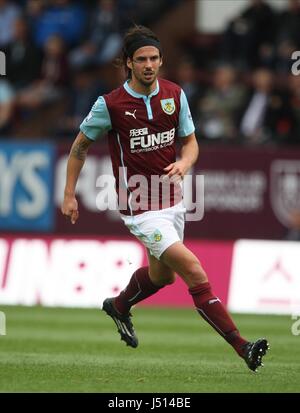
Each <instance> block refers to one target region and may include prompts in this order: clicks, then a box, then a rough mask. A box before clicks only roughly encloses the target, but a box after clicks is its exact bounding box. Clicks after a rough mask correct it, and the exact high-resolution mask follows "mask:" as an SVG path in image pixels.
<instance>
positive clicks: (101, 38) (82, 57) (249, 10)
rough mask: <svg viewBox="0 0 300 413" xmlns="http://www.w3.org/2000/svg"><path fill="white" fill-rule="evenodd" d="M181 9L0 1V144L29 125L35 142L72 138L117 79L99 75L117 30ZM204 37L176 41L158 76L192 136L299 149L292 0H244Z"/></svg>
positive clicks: (100, 1)
mask: <svg viewBox="0 0 300 413" xmlns="http://www.w3.org/2000/svg"><path fill="white" fill-rule="evenodd" d="M183 1H184V0H160V1H159V2H158V1H157V2H156V1H155V2H154V1H150V0H94V1H89V2H80V1H76V0H27V1H26V0H24V1H18V2H15V1H12V0H0V50H2V51H4V52H5V53H6V57H7V68H6V71H7V76H5V77H4V76H2V77H0V138H1V137H4V136H5V137H7V136H15V135H16V131H18V130H21V133H22V135H23V136H27V137H28V136H30V134H31V133H32V125H34V124H39V128H40V129H38V130H39V131H41V132H40V133H41V136H47V137H53V138H61V137H72V138H73V137H74V136H75V134H76V133H77V131H78V126H79V124H80V122H81V121H82V119H83V117H84V116H85V115H86V114H87V113H88V112H89V109H90V107H91V105H92V104H93V102H94V101H95V99H96V98H97V96H99V95H101V94H103V93H106V92H108V91H109V90H110V89H111V88H112V87H115V86H117V84H118V83H121V82H122V76H123V73H122V72H121V71H116V72H113V74H114V75H113V76H110V77H109V76H107V71H108V72H109V73H112V71H113V70H114V69H112V68H113V65H112V63H113V62H114V59H115V58H116V57H117V56H119V54H120V51H121V48H122V36H123V34H124V32H125V31H126V29H127V28H128V27H129V26H131V25H132V23H133V22H135V23H139V24H144V25H148V26H150V27H152V25H153V24H154V22H155V23H157V20H158V16H159V18H161V17H162V16H163V15H164V14H166V13H168V12H169V11H170V10H171V9H172V8H174V7H176V6H178V5H179V4H180V3H181V2H183ZM174 30H175V29H174ZM196 38H197V39H201V41H200V43H197V42H196V41H195V39H196ZM213 39H214V40H213V41H210V40H209V36H206V37H205V36H204V35H202V34H201V33H198V34H197V35H195V36H193V39H191V38H183V39H181V40H180V45H179V46H180V47H181V49H180V51H181V52H180V54H179V55H180V57H179V58H178V62H176V65H173V70H169V71H168V70H165V71H164V73H163V76H166V77H168V78H169V79H170V80H174V81H176V82H177V83H179V84H180V85H181V86H182V88H183V89H184V91H185V93H186V95H187V97H188V99H189V102H190V106H191V110H192V114H193V118H194V122H195V125H196V131H197V136H198V138H199V139H200V140H206V141H207V142H225V143H237V144H244V145H255V144H276V145H277V144H298V143H300V75H298V76H296V75H293V74H292V71H291V67H292V64H293V63H294V61H293V60H292V57H291V56H292V53H293V52H294V51H295V50H300V0H287V2H286V8H285V9H284V10H280V11H279V10H277V9H276V10H274V9H273V8H272V7H271V6H270V5H269V4H267V3H266V2H265V1H264V0H249V3H248V5H247V7H246V8H245V9H244V10H242V12H241V13H240V14H239V15H238V16H235V17H234V18H233V19H232V21H230V22H228V25H227V27H226V29H225V31H224V32H223V33H221V34H219V35H217V36H215V37H213ZM299 67H300V65H299ZM109 79H110V80H109ZM47 119H50V122H47V121H46V120H47ZM53 119H55V121H53ZM20 125H26V128H24V127H23V128H20Z"/></svg>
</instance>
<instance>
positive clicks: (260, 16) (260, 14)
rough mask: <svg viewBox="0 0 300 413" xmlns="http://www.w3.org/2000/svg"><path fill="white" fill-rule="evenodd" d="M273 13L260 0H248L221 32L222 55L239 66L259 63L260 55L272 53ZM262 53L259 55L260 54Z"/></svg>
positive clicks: (245, 66)
mask: <svg viewBox="0 0 300 413" xmlns="http://www.w3.org/2000/svg"><path fill="white" fill-rule="evenodd" d="M275 33H276V22H275V13H274V12H273V10H272V8H271V7H270V6H269V5H268V4H267V3H266V2H265V1H264V0H250V4H249V6H248V7H247V8H246V9H245V10H244V11H243V12H242V13H241V14H240V15H239V16H237V17H236V18H234V19H233V20H232V21H231V22H230V24H229V26H228V27H227V29H226V31H225V33H224V39H223V45H222V53H223V55H222V58H223V59H224V60H226V61H230V62H234V64H235V65H237V66H238V67H239V68H240V69H249V68H250V69H251V68H254V67H257V66H259V65H261V63H262V62H261V58H263V59H264V60H265V59H266V54H267V55H268V54H272V44H273V42H274V39H275ZM261 55H262V56H261Z"/></svg>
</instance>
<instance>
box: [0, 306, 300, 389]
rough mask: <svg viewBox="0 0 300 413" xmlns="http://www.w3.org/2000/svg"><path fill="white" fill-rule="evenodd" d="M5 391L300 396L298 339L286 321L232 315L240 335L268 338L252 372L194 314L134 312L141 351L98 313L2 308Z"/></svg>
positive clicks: (0, 360) (0, 362)
mask: <svg viewBox="0 0 300 413" xmlns="http://www.w3.org/2000/svg"><path fill="white" fill-rule="evenodd" d="M0 310H1V311H3V312H4V313H5V315H6V333H7V334H6V336H0V391H1V392H97V393H98V392H99V393H102V392H107V393H113V392H115V393H124V392H128V393H145V392H146V393H148V392H153V393H180V392H182V393H200V392H225V393H227V392H230V393H232V392H247V393H248V392H276V393H279V392H299V391H300V369H299V363H300V336H294V335H292V333H291V326H292V323H293V322H294V321H293V320H292V319H291V317H288V316H258V315H255V316H254V315H234V316H233V318H234V320H235V321H236V323H237V325H238V326H239V328H240V330H241V333H242V335H244V336H246V337H247V338H249V339H251V340H253V339H256V338H259V337H267V338H268V340H269V342H270V345H271V350H270V351H269V353H268V355H267V356H266V357H265V359H264V364H265V367H264V368H262V369H260V370H259V372H258V373H252V372H251V371H250V370H248V368H247V367H246V364H245V363H244V361H243V360H242V359H240V358H239V357H238V356H237V355H236V354H235V352H234V351H233V350H232V348H231V347H230V346H229V345H228V344H227V343H225V342H224V340H223V339H222V338H221V337H220V336H219V335H218V334H217V333H216V332H215V331H214V330H213V329H212V328H211V327H210V326H208V325H206V323H205V322H204V321H203V320H202V319H201V317H200V316H199V315H198V314H197V313H196V312H195V311H194V310H193V309H171V308H168V309H162V308H145V307H136V308H135V309H134V310H133V315H134V317H133V322H134V325H135V328H136V331H137V334H138V337H139V342H140V344H139V347H138V348H137V349H132V348H129V347H126V345H125V344H124V342H121V341H120V340H119V335H118V333H117V331H116V327H115V325H114V323H113V321H112V320H111V319H110V318H109V317H108V316H106V315H105V314H104V313H103V312H102V311H99V310H94V309H61V308H42V307H11V306H5V307H3V306H2V307H1V308H0Z"/></svg>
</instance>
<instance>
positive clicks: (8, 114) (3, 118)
mask: <svg viewBox="0 0 300 413" xmlns="http://www.w3.org/2000/svg"><path fill="white" fill-rule="evenodd" d="M13 114H14V92H13V89H12V87H11V86H10V84H9V83H8V82H7V81H6V80H4V79H2V78H0V136H1V135H3V134H5V133H7V132H8V131H9V128H10V126H11V121H12V118H13Z"/></svg>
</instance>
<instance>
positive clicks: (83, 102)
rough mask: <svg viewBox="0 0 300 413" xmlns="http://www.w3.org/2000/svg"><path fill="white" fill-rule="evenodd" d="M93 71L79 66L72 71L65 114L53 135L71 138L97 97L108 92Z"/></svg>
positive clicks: (87, 67) (92, 67)
mask: <svg viewBox="0 0 300 413" xmlns="http://www.w3.org/2000/svg"><path fill="white" fill-rule="evenodd" d="M95 69H96V68H95V67H94V66H80V67H78V68H77V69H76V70H73V72H72V77H71V86H70V92H69V97H68V101H67V104H66V112H65V114H64V115H63V116H62V118H61V120H60V121H59V125H58V129H57V130H56V131H55V132H54V134H55V135H58V136H65V137H73V136H74V133H75V132H76V131H77V130H78V126H79V124H80V123H81V121H82V119H83V117H84V116H85V115H86V113H88V112H89V110H90V108H91V106H92V104H93V103H94V102H95V101H96V100H97V97H98V96H99V95H100V94H104V93H107V92H108V90H107V89H106V88H105V86H104V85H103V84H102V83H101V82H100V81H99V79H98V76H97V71H96V70H95Z"/></svg>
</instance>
